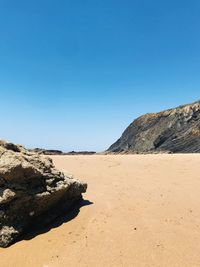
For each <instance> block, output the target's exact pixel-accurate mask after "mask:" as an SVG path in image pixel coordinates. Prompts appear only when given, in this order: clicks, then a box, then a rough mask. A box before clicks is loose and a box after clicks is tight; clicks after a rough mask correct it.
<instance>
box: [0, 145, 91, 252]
mask: <svg viewBox="0 0 200 267" xmlns="http://www.w3.org/2000/svg"><path fill="white" fill-rule="evenodd" d="M86 188H87V185H86V184H85V183H82V182H80V181H78V180H76V179H74V178H72V176H69V175H65V174H64V173H62V172H60V171H59V170H56V169H55V168H54V165H53V163H52V160H51V159H50V158H47V157H44V156H41V155H39V154H37V153H32V152H29V151H27V150H26V149H25V148H24V147H22V146H18V145H14V144H12V143H7V142H4V141H0V246H1V247H7V246H8V245H10V244H11V243H13V242H14V241H15V240H16V239H17V238H18V237H19V236H20V235H21V234H22V233H24V232H25V231H26V230H27V229H28V227H29V226H30V225H32V224H36V223H37V224H40V223H41V222H44V221H45V222H46V223H48V222H49V221H51V220H52V219H54V218H55V217H56V216H58V215H59V214H61V212H63V211H66V210H67V209H69V208H70V207H71V206H72V205H73V204H74V203H75V202H76V201H78V200H80V199H81V198H82V195H81V194H82V193H84V192H85V191H86Z"/></svg>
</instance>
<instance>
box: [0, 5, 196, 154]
mask: <svg viewBox="0 0 200 267" xmlns="http://www.w3.org/2000/svg"><path fill="white" fill-rule="evenodd" d="M199 14H200V2H199V0H193V1H185V0H182V1H177V0H173V1H172V0H168V1H160V0H123V1H119V0H98V1H97V0H34V1H32V0H30V1H25V0H18V1H16V0H0V112H1V127H0V130H1V134H0V138H2V139H6V140H10V141H13V142H16V143H22V144H24V145H26V146H28V147H46V148H55V149H62V150H65V151H68V150H85V149H87V150H97V151H101V150H104V149H106V148H107V147H108V146H109V145H110V144H112V143H113V142H114V141H115V140H116V139H117V138H118V137H119V136H120V135H121V133H122V131H123V130H124V129H125V128H126V127H127V126H128V124H129V123H130V122H132V120H133V119H135V118H136V117H137V116H139V115H142V114H144V113H146V112H156V111H160V110H162V109H165V108H170V107H174V106H177V105H180V104H184V103H189V102H193V101H196V100H199V99H200V75H199V73H200V16H199Z"/></svg>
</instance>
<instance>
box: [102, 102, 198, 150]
mask: <svg viewBox="0 0 200 267" xmlns="http://www.w3.org/2000/svg"><path fill="white" fill-rule="evenodd" d="M107 151H108V152H116V153H120V152H124V153H127V152H130V153H159V152H162V153H194V152H200V101H198V102H195V103H193V104H189V105H184V106H180V107H178V108H175V109H170V110H166V111H163V112H159V113H150V114H146V115H144V116H141V117H139V118H138V119H136V120H135V121H133V122H132V123H131V124H130V125H129V126H128V128H127V129H126V130H125V131H124V133H123V134H122V136H121V138H120V139H118V140H117V141H116V142H115V143H114V144H113V145H111V146H110V148H109V149H108V150H107Z"/></svg>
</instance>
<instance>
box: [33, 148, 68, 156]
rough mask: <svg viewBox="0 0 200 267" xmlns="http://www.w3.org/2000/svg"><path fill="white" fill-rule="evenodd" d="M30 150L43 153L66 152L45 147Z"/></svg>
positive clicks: (61, 153)
mask: <svg viewBox="0 0 200 267" xmlns="http://www.w3.org/2000/svg"><path fill="white" fill-rule="evenodd" d="M29 151H30V152H35V153H38V154H42V155H49V156H50V155H63V154H64V153H63V152H62V151H61V150H56V149H43V148H34V149H30V150H29Z"/></svg>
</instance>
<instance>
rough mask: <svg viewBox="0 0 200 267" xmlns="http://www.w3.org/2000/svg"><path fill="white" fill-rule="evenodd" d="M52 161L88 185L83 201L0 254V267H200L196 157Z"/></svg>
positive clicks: (199, 158)
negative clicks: (44, 227)
mask: <svg viewBox="0 0 200 267" xmlns="http://www.w3.org/2000/svg"><path fill="white" fill-rule="evenodd" d="M52 158H53V159H54V162H55V165H56V167H57V168H59V169H61V170H64V171H66V172H68V173H73V174H74V175H75V176H77V177H79V178H80V179H82V180H84V181H86V182H87V183H88V190H87V193H86V194H85V195H84V198H85V201H83V202H82V203H80V205H79V206H77V207H76V209H75V210H74V211H73V212H71V213H70V214H69V215H67V216H66V217H63V218H60V219H59V220H58V221H57V222H55V223H54V224H52V225H51V227H49V228H48V229H43V230H42V231H40V233H38V232H36V233H37V234H36V233H35V234H34V233H33V234H32V235H29V236H27V237H25V238H24V240H22V241H20V242H18V243H16V244H14V245H13V246H11V247H9V248H7V249H0V266H1V267H58V266H59V267H63V266H64V267H65V266H67V267H70V266H78V267H79V266H80V267H82V266H88V267H93V266H94V267H96V266H97V267H118V266H122V267H123V266H124V267H129V266H130V267H132V266H133V267H140V266H145V267H152V266H156V267H164V266H167V267H169V266H170V267H176V266H177V267H185V266H187V267H192V266H193V267H194V266H200V242H199V240H200V155H198V154H194V155H106V156H104V155H95V156H53V157H52Z"/></svg>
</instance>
